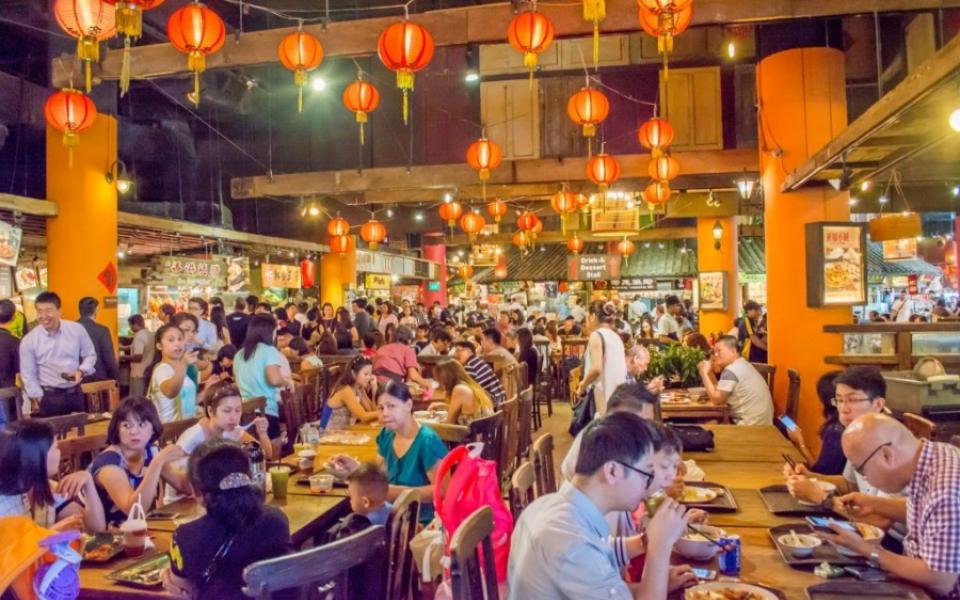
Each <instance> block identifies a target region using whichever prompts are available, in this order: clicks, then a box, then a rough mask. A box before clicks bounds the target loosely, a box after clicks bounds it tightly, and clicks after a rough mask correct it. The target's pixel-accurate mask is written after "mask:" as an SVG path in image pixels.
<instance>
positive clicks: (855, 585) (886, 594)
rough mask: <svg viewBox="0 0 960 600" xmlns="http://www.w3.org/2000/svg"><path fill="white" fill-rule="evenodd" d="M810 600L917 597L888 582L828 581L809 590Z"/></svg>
mask: <svg viewBox="0 0 960 600" xmlns="http://www.w3.org/2000/svg"><path fill="white" fill-rule="evenodd" d="M807 598H808V599H809V600H834V599H835V598H836V599H842V600H858V599H859V600H876V599H877V598H916V596H915V595H914V594H913V593H912V592H910V591H908V590H905V589H903V588H902V587H900V586H898V585H897V584H895V583H890V582H887V581H884V582H878V583H872V582H866V581H827V582H825V583H818V584H816V585H811V586H810V587H808V588H807Z"/></svg>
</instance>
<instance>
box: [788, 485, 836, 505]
mask: <svg viewBox="0 0 960 600" xmlns="http://www.w3.org/2000/svg"><path fill="white" fill-rule="evenodd" d="M810 483H812V484H814V485H816V486H817V487H818V488H820V489H821V490H823V491H824V492H826V493H828V494H829V493H831V492H836V491H837V486H835V485H833V484H832V483H830V482H829V481H820V480H819V479H811V480H810ZM797 502H799V503H800V504H802V505H804V506H816V505H817V504H818V503H817V502H808V501H807V500H797Z"/></svg>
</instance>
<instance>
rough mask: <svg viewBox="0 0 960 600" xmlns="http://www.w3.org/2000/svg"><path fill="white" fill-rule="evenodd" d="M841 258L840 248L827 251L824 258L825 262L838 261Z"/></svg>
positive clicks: (841, 249) (841, 250) (835, 247)
mask: <svg viewBox="0 0 960 600" xmlns="http://www.w3.org/2000/svg"><path fill="white" fill-rule="evenodd" d="M842 256H843V248H841V247H840V246H834V247H833V248H830V249H829V250H827V254H826V257H825V258H826V259H827V260H838V259H839V258H840V257H842Z"/></svg>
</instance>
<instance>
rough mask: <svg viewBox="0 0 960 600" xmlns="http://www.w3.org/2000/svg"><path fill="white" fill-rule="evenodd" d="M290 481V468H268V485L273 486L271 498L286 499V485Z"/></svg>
mask: <svg viewBox="0 0 960 600" xmlns="http://www.w3.org/2000/svg"><path fill="white" fill-rule="evenodd" d="M289 481H290V467H270V483H271V484H272V485H273V497H274V498H275V499H277V500H283V499H285V498H286V497H287V483H288V482H289Z"/></svg>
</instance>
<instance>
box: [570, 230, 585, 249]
mask: <svg viewBox="0 0 960 600" xmlns="http://www.w3.org/2000/svg"><path fill="white" fill-rule="evenodd" d="M583 247H584V243H583V240H582V239H580V238H578V237H577V235H576V234H574V235H573V237H572V238H570V239H569V240H567V250H569V251H570V252H573V253H574V254H580V253H581V252H583Z"/></svg>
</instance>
